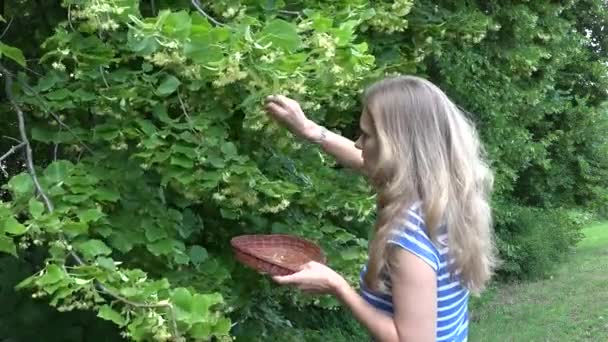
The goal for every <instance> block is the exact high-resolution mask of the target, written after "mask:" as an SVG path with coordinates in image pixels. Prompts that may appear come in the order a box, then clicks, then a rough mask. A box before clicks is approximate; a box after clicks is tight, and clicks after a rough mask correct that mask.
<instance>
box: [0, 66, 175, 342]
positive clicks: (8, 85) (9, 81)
mask: <svg viewBox="0 0 608 342" xmlns="http://www.w3.org/2000/svg"><path fill="white" fill-rule="evenodd" d="M0 70H2V71H3V72H4V73H5V76H4V82H5V91H6V97H7V98H8V100H9V102H10V103H11V105H12V106H13V109H14V110H15V112H17V118H18V120H19V132H20V133H21V139H22V144H23V145H24V146H25V149H26V164H27V168H28V172H29V174H30V177H31V178H32V181H33V182H34V186H35V187H36V190H37V192H38V193H39V194H40V196H42V199H43V202H44V204H45V206H46V209H47V211H48V212H49V213H53V212H54V207H53V203H52V202H51V200H50V199H49V197H48V196H47V195H46V193H45V192H44V190H43V189H42V186H41V185H40V182H39V181H38V177H37V175H36V169H35V168H34V157H33V155H32V149H31V147H30V141H29V139H28V137H27V133H26V130H25V118H24V114H23V111H22V110H21V107H19V105H18V104H17V103H16V102H15V99H14V97H13V91H12V87H13V76H12V74H11V73H8V72H6V71H7V70H6V68H5V67H4V66H3V65H2V64H0ZM62 240H63V241H64V243H65V244H66V245H67V242H65V241H66V240H65V238H63V239H62ZM70 256H72V257H73V258H74V260H75V261H76V263H77V264H78V265H80V266H83V265H86V263H85V262H84V261H83V260H82V259H81V258H80V256H78V254H76V252H74V251H70ZM95 282H96V285H97V287H98V288H99V290H100V292H103V293H105V294H107V295H108V296H110V297H112V298H114V299H116V300H119V301H121V302H123V303H125V304H127V305H130V306H133V307H138V308H161V307H165V308H168V309H169V311H170V314H171V321H172V328H173V330H174V338H176V339H178V340H179V339H180V338H181V336H180V334H179V330H178V329H177V322H176V318H175V312H174V308H173V305H171V303H162V304H145V303H137V302H133V301H131V300H129V299H126V298H124V297H122V296H120V295H118V294H116V293H114V292H112V291H110V290H109V289H108V288H107V287H105V286H104V285H103V284H101V283H100V282H99V281H95Z"/></svg>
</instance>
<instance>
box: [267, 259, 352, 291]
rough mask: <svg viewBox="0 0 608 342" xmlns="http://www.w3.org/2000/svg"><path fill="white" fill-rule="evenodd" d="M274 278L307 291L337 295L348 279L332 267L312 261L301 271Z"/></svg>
mask: <svg viewBox="0 0 608 342" xmlns="http://www.w3.org/2000/svg"><path fill="white" fill-rule="evenodd" d="M272 279H273V280H274V281H275V282H277V283H279V284H281V285H292V286H295V287H297V288H298V289H300V290H303V291H304V292H307V293H315V294H332V295H336V294H337V292H338V291H339V289H340V287H341V286H343V285H344V284H346V280H344V278H343V277H342V276H341V275H340V274H338V273H336V272H335V271H334V270H332V269H331V268H329V267H327V266H325V265H323V264H320V263H318V262H314V261H311V262H309V263H307V264H304V265H303V266H302V268H301V270H300V271H298V272H296V273H294V274H290V275H287V276H274V277H272Z"/></svg>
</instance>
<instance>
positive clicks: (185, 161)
mask: <svg viewBox="0 0 608 342" xmlns="http://www.w3.org/2000/svg"><path fill="white" fill-rule="evenodd" d="M171 164H172V165H178V166H181V167H183V168H186V169H191V168H193V167H194V161H193V160H192V159H190V158H186V157H183V156H182V155H173V156H171Z"/></svg>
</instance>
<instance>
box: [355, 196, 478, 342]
mask: <svg viewBox="0 0 608 342" xmlns="http://www.w3.org/2000/svg"><path fill="white" fill-rule="evenodd" d="M422 216H423V215H422V214H421V210H420V207H419V204H417V205H415V206H413V207H412V208H411V209H409V210H408V212H407V215H406V219H405V221H404V222H403V225H402V227H400V229H396V230H395V231H394V232H393V233H394V234H392V236H391V238H390V239H389V240H388V243H390V244H394V245H396V246H399V247H401V248H403V249H405V250H407V251H409V252H411V253H413V254H414V255H416V256H418V257H419V258H420V259H422V260H423V261H424V262H426V263H427V264H428V265H429V266H430V267H431V268H432V269H433V270H435V272H436V273H437V325H436V326H437V339H436V340H437V341H438V342H446V341H450V342H463V341H466V340H467V336H468V326H469V318H468V302H469V291H468V290H467V289H466V288H465V287H463V286H462V284H461V283H460V282H459V281H458V279H457V278H458V273H456V274H455V275H451V274H450V269H449V266H450V264H451V263H452V262H453V260H449V263H448V258H449V257H448V248H447V247H446V246H445V245H441V244H440V245H436V244H434V243H433V242H432V241H431V240H430V238H429V237H428V235H427V233H426V231H425V230H426V227H425V225H424V220H423V218H422ZM444 229H445V228H444ZM441 233H442V234H441V235H439V237H438V240H439V241H446V240H447V232H446V231H445V230H444V231H442V232H441ZM366 269H367V268H366V267H365V266H364V267H363V269H362V271H361V274H360V276H361V284H360V285H361V291H360V293H361V296H362V297H363V298H364V299H365V300H366V301H367V302H368V303H370V304H371V305H373V306H374V307H376V308H378V309H379V310H381V311H382V312H384V313H386V314H387V315H391V316H392V315H393V313H394V311H393V302H392V296H391V294H390V293H376V292H373V291H371V290H369V289H366V288H365V285H364V283H363V277H364V276H365V272H366ZM388 281H389V283H388V284H387V287H388V288H389V289H390V288H392V284H390V278H389V280H388Z"/></svg>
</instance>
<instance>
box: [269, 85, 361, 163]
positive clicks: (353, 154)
mask: <svg viewBox="0 0 608 342" xmlns="http://www.w3.org/2000/svg"><path fill="white" fill-rule="evenodd" d="M266 111H267V112H268V113H269V114H270V115H271V117H272V118H273V119H275V120H276V121H278V122H279V123H280V124H282V125H283V126H285V127H286V128H287V129H289V131H291V132H292V133H293V134H295V135H297V136H299V137H301V138H303V139H306V140H308V141H311V142H315V143H317V144H319V145H320V146H321V147H322V148H323V150H324V151H325V152H327V153H328V154H329V155H331V156H333V157H334V158H336V160H337V161H338V163H340V164H341V165H343V166H345V167H349V168H352V169H354V170H357V171H361V172H362V171H363V157H362V155H361V150H359V149H358V148H357V147H355V142H354V141H352V140H350V139H348V138H346V137H343V136H341V135H339V134H337V133H333V132H331V131H329V130H327V129H326V128H325V127H322V126H320V125H318V124H317V123H315V122H313V121H312V120H310V119H308V118H307V117H306V115H304V112H302V109H301V108H300V104H299V103H298V102H297V101H295V100H292V99H290V98H287V97H285V96H282V95H273V96H270V97H268V98H267V99H266Z"/></svg>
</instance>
